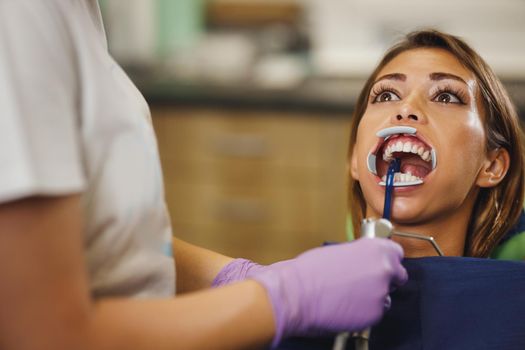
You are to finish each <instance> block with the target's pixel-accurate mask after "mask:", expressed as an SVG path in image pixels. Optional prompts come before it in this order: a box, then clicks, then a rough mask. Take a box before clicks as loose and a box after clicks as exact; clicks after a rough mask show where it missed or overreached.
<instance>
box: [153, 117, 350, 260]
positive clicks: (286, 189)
mask: <svg viewBox="0 0 525 350" xmlns="http://www.w3.org/2000/svg"><path fill="white" fill-rule="evenodd" d="M152 115H153V122H154V126H155V130H156V133H157V137H158V143H159V150H160V155H161V161H162V166H163V171H164V177H165V184H166V188H165V189H166V199H167V203H168V207H169V211H170V215H171V219H172V225H173V231H174V234H175V235H176V236H177V237H180V238H182V239H184V240H187V241H189V242H192V243H195V244H198V245H201V246H204V247H207V248H210V249H214V250H216V251H219V252H222V253H224V254H227V255H230V256H233V257H246V258H250V259H253V260H255V261H258V262H261V263H269V262H273V261H276V260H280V259H286V258H290V257H293V256H295V255H297V254H299V253H300V252H302V251H304V250H305V249H308V248H312V247H316V246H319V245H321V244H322V243H323V242H324V241H342V240H344V239H345V218H346V183H347V180H346V152H347V144H348V135H349V116H346V115H336V116H334V115H331V114H326V115H325V114H322V113H315V114H314V113H312V114H310V113H299V112H274V111H253V110H250V109H221V108H217V109H216V108H211V107H210V108H193V107H153V108H152Z"/></svg>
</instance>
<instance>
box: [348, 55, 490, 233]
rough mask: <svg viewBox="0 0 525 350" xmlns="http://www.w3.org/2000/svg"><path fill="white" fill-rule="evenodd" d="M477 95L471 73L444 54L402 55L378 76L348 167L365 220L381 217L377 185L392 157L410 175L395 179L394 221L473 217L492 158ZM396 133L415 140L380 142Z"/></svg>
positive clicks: (381, 189)
mask: <svg viewBox="0 0 525 350" xmlns="http://www.w3.org/2000/svg"><path fill="white" fill-rule="evenodd" d="M478 96H479V92H478V84H477V82H476V79H475V76H474V75H473V74H472V72H470V71H469V70H467V69H466V68H465V67H463V66H462V65H461V64H460V62H459V61H458V60H457V59H456V58H455V57H454V56H453V55H452V54H450V53H448V52H447V51H445V50H441V49H414V50H409V51H405V52H404V53H401V54H400V55H398V56H397V57H395V58H394V59H393V60H392V61H390V62H389V63H388V64H387V65H386V66H385V67H384V68H383V69H382V70H381V71H380V72H379V74H378V76H377V79H376V81H375V83H374V84H373V86H372V89H371V92H370V95H369V100H368V105H367V109H366V112H365V114H364V115H363V117H362V120H361V121H360V123H359V126H358V131H357V139H356V140H355V142H356V144H355V148H354V152H353V154H352V160H351V173H352V176H353V178H354V179H355V180H357V181H359V183H360V186H361V189H362V191H363V194H364V197H365V200H366V202H367V213H366V216H367V217H380V216H381V215H382V214H383V205H384V196H385V187H384V186H382V185H381V184H380V183H381V180H382V179H381V178H382V177H383V176H384V175H385V174H386V172H387V169H388V165H389V162H390V161H391V159H393V158H398V159H400V160H401V169H400V170H401V171H400V172H401V173H403V174H410V175H401V176H400V177H398V178H397V180H396V183H397V185H399V186H400V187H396V188H395V190H394V196H393V197H394V202H393V206H392V220H393V221H394V222H397V223H399V224H407V225H411V224H422V223H425V222H429V221H433V220H442V219H444V218H446V217H447V216H451V215H454V214H457V213H458V212H469V213H470V211H471V210H472V205H473V202H474V200H475V196H476V194H477V180H478V174H479V173H480V169H481V167H482V165H483V163H484V161H486V159H487V157H486V151H485V143H486V142H485V132H484V128H483V124H482V119H481V115H480V114H481V113H482V112H481V103H480V100H479V98H478ZM394 126H405V127H412V128H415V134H414V133H413V132H414V129H400V130H401V131H397V132H401V133H397V132H394V133H393V134H390V135H389V136H388V137H386V138H385V137H383V136H377V135H376V134H377V133H378V132H379V131H381V130H384V129H386V128H390V127H394ZM410 130H412V131H410ZM374 158H375V159H376V160H375V161H374ZM370 163H373V165H371V164H370ZM374 167H375V168H376V169H375V173H376V174H374V173H373V172H374V169H373V168H374ZM383 180H384V178H383ZM409 184H412V185H409Z"/></svg>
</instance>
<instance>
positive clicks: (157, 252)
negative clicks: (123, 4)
mask: <svg viewBox="0 0 525 350" xmlns="http://www.w3.org/2000/svg"><path fill="white" fill-rule="evenodd" d="M130 40H133V38H130ZM72 193H82V198H83V203H84V208H85V213H84V216H85V217H84V221H85V232H84V237H85V252H86V259H87V262H88V267H89V277H90V284H91V288H92V295H93V296H94V297H101V296H141V297H150V296H151V297H153V296H172V295H173V294H174V288H175V271H174V263H173V257H172V255H171V228H170V222H169V218H168V215H167V211H166V205H165V202H164V189H163V182H162V175H161V168H160V162H159V156H158V151H157V144H156V140H155V137H154V133H153V128H152V125H151V118H150V114H149V109H148V106H147V104H146V101H145V100H144V99H143V97H142V96H141V95H140V93H139V92H138V90H137V89H136V88H135V87H134V85H133V84H132V82H131V81H130V80H129V79H128V78H127V76H126V75H125V73H124V72H123V71H122V70H121V68H120V67H119V66H118V65H117V64H116V63H115V61H114V60H113V59H112V58H111V57H110V56H109V54H108V52H107V45H106V39H105V34H104V29H103V26H102V21H101V16H100V10H99V7H98V3H97V2H96V0H0V203H5V202H8V201H11V200H15V199H19V198H23V197H27V196H32V195H66V194H72Z"/></svg>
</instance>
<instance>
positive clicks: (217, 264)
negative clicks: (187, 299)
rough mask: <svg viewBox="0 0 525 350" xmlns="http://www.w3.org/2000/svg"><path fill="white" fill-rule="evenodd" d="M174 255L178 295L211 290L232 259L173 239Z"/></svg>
mask: <svg viewBox="0 0 525 350" xmlns="http://www.w3.org/2000/svg"><path fill="white" fill-rule="evenodd" d="M173 254H174V257H175V268H176V272H177V293H187V292H193V291H197V290H200V289H204V288H209V287H210V286H211V285H212V282H213V280H214V278H215V276H217V274H218V273H219V271H220V270H221V269H222V268H223V267H224V266H226V265H227V264H229V263H230V262H231V261H233V259H232V258H230V257H227V256H224V255H221V254H219V253H215V252H213V251H211V250H208V249H204V248H201V247H197V246H195V245H193V244H190V243H187V242H184V241H182V240H180V239H177V238H175V237H174V238H173Z"/></svg>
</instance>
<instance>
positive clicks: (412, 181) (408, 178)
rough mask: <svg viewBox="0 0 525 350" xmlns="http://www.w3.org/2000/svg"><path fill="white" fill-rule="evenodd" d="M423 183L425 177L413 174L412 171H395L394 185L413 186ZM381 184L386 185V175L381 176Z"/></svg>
mask: <svg viewBox="0 0 525 350" xmlns="http://www.w3.org/2000/svg"><path fill="white" fill-rule="evenodd" d="M422 183H423V179H421V178H419V177H417V176H415V175H412V174H410V173H408V174H403V173H395V174H394V186H396V185H397V186H411V185H419V184H422ZM379 185H381V186H386V175H383V177H382V178H381V182H380V183H379Z"/></svg>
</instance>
